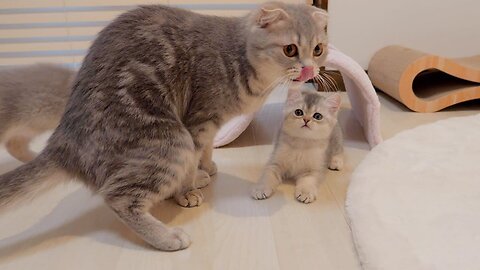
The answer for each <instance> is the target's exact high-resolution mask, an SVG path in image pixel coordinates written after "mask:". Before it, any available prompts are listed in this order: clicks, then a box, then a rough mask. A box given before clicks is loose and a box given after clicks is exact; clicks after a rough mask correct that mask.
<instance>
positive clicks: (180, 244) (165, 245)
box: [151, 228, 191, 251]
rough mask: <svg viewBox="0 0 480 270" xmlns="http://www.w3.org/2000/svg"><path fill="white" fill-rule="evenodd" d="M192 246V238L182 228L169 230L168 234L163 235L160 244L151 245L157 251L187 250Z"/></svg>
mask: <svg viewBox="0 0 480 270" xmlns="http://www.w3.org/2000/svg"><path fill="white" fill-rule="evenodd" d="M190 244H191V241H190V237H189V236H188V234H186V233H185V232H184V231H183V230H182V229H180V228H172V229H169V231H168V233H165V234H164V235H162V237H161V238H160V241H159V242H158V243H151V245H152V246H154V247H155V248H156V249H160V250H165V251H175V250H181V249H186V248H187V247H189V246H190Z"/></svg>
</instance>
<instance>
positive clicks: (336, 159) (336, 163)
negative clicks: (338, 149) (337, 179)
mask: <svg viewBox="0 0 480 270" xmlns="http://www.w3.org/2000/svg"><path fill="white" fill-rule="evenodd" d="M343 166H344V161H343V154H338V155H335V156H333V157H332V159H331V160H330V163H329V164H328V168H329V169H330V170H334V171H340V170H342V169H343Z"/></svg>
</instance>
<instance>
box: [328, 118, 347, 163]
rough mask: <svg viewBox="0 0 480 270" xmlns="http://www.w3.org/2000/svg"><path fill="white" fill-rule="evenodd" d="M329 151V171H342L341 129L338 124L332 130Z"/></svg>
mask: <svg viewBox="0 0 480 270" xmlns="http://www.w3.org/2000/svg"><path fill="white" fill-rule="evenodd" d="M329 150H330V151H329V152H330V160H329V162H328V168H329V169H330V170H337V171H340V170H342V169H343V166H344V154H343V136H342V129H341V128H340V126H339V125H338V124H337V125H336V126H335V128H334V129H333V133H332V137H331V139H330V149H329Z"/></svg>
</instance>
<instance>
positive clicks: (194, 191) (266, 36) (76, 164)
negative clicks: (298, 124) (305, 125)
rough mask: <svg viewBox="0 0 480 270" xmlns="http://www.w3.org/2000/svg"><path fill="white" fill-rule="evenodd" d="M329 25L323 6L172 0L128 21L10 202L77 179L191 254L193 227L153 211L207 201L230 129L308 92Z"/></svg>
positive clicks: (2, 190)
mask: <svg viewBox="0 0 480 270" xmlns="http://www.w3.org/2000/svg"><path fill="white" fill-rule="evenodd" d="M326 21H327V16H326V13H325V12H324V11H322V10H321V9H317V8H315V7H312V6H308V5H289V4H283V3H267V4H264V5H262V6H260V7H259V8H258V9H256V10H254V11H252V12H251V13H250V14H248V15H247V16H245V17H240V18H222V17H216V16H206V15H200V14H196V13H193V12H190V11H186V10H182V9H178V8H173V7H168V6H161V5H153V6H143V7H140V8H138V9H135V10H133V11H130V12H127V13H125V14H123V15H121V16H120V17H118V18H117V19H116V20H114V21H113V22H112V23H111V24H110V25H108V26H107V27H106V28H105V29H103V30H102V31H101V32H100V34H99V36H98V37H97V39H96V40H95V41H94V43H93V44H92V46H91V47H90V49H89V52H88V54H87V56H86V57H85V59H84V62H83V64H82V67H81V68H80V70H79V72H78V75H77V78H76V80H75V81H74V83H73V89H72V94H71V97H70V99H69V101H68V103H67V106H66V110H65V113H64V115H63V117H62V119H61V120H60V124H59V126H58V127H57V128H56V130H55V132H54V133H53V134H52V136H51V137H50V139H49V141H48V144H47V146H46V148H45V149H44V150H43V151H42V152H41V153H40V154H39V156H38V157H37V158H35V159H34V160H33V161H31V162H30V163H27V164H25V165H23V166H21V167H19V168H17V169H16V170H14V171H11V172H8V173H6V174H4V175H2V176H0V204H7V203H9V202H11V201H12V200H14V199H17V198H18V197H20V196H27V195H28V194H29V193H30V192H35V191H37V190H38V188H39V186H40V185H41V184H43V183H49V182H52V181H50V180H49V181H47V179H51V176H52V175H55V176H58V177H56V178H60V179H61V178H65V177H68V176H73V177H75V179H78V180H80V181H82V182H83V183H85V185H87V186H89V187H90V188H91V189H92V190H93V191H95V192H96V193H97V194H99V195H101V196H103V198H104V200H105V202H106V203H107V204H108V205H109V207H110V208H111V209H112V210H113V211H114V212H115V213H116V215H117V216H118V217H119V218H120V219H121V220H122V221H123V222H124V223H125V224H127V225H128V226H129V227H130V228H131V229H132V230H133V231H135V232H136V233H137V234H138V235H139V236H140V237H141V238H142V239H144V240H145V241H146V242H148V243H149V244H151V245H152V246H153V247H155V248H157V249H160V250H178V249H184V248H186V247H188V246H189V245H190V239H189V236H188V235H187V234H186V233H185V232H183V230H181V229H179V228H169V227H167V226H166V225H165V224H163V223H162V222H161V221H159V220H157V219H156V218H155V217H153V216H152V215H151V214H150V213H149V209H150V208H151V207H152V205H153V204H154V203H155V202H157V201H159V200H163V199H167V198H169V197H172V196H173V197H174V198H175V200H176V201H177V202H178V203H179V204H180V205H182V206H186V207H193V206H198V205H200V204H201V203H202V201H203V195H202V192H201V191H200V190H199V189H198V188H199V187H201V186H204V185H206V184H208V182H209V181H210V176H211V175H213V174H215V173H216V171H217V169H216V165H215V163H214V162H213V161H212V143H213V138H214V136H215V133H216V132H217V130H218V129H219V127H220V126H221V125H222V124H223V123H225V122H226V121H228V120H229V119H231V118H232V117H234V116H236V115H239V114H243V113H247V112H252V111H255V110H257V109H258V108H259V107H260V106H261V105H262V103H263V102H264V101H265V99H266V97H267V96H268V95H269V93H270V92H271V90H272V89H273V87H275V86H276V85H278V84H279V83H285V82H287V81H288V82H289V83H290V82H291V83H293V84H294V85H295V86H296V87H299V86H300V85H302V84H303V82H304V81H306V80H308V79H311V78H313V77H314V74H318V71H319V67H320V66H321V65H322V64H323V62H324V60H325V56H326V51H325V50H326V43H327V36H326V32H325V27H326Z"/></svg>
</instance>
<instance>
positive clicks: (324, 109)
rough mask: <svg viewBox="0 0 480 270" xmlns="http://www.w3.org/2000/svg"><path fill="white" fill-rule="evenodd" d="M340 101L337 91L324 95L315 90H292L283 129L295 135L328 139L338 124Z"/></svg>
mask: <svg viewBox="0 0 480 270" xmlns="http://www.w3.org/2000/svg"><path fill="white" fill-rule="evenodd" d="M340 103H341V98H340V95H339V94H337V93H334V94H329V95H328V96H322V95H321V94H320V93H318V92H316V91H314V90H302V91H298V90H290V91H289V95H288V99H287V102H286V104H285V109H284V122H283V127H282V131H283V132H285V133H287V134H288V135H290V136H293V137H299V138H305V139H326V138H328V137H329V136H330V134H331V132H332V130H333V128H334V127H335V125H336V124H337V114H338V110H339V108H340Z"/></svg>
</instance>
